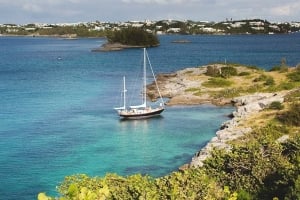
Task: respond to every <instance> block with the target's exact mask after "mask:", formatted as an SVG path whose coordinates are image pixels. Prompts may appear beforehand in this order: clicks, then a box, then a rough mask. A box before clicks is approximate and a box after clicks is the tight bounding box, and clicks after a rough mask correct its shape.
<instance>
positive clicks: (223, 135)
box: [185, 92, 286, 167]
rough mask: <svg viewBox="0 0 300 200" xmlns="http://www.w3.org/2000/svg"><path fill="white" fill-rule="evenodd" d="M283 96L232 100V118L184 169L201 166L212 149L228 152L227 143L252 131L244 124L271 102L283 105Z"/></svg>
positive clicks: (254, 95)
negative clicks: (233, 106) (234, 108)
mask: <svg viewBox="0 0 300 200" xmlns="http://www.w3.org/2000/svg"><path fill="white" fill-rule="evenodd" d="M285 95H286V92H280V93H257V94H253V95H246V96H242V97H237V98H234V99H232V102H233V104H234V105H235V106H236V111H234V112H233V113H232V115H233V118H232V119H231V120H229V121H226V122H224V123H223V124H222V126H221V128H220V130H218V131H217V132H216V136H215V137H213V138H212V139H211V140H210V142H208V143H207V144H206V146H205V147H204V148H203V149H201V150H200V151H198V152H197V153H196V154H195V155H194V157H193V158H192V161H191V162H190V163H189V164H188V165H186V166H185V167H199V166H202V165H203V161H204V160H205V159H206V158H208V157H209V156H210V153H211V151H212V150H213V149H214V148H217V149H226V150H230V145H229V144H228V142H230V141H232V140H235V139H238V138H240V137H242V136H244V135H245V134H247V133H249V132H251V131H252V129H251V128H250V127H247V126H245V122H247V120H248V119H249V118H250V117H253V116H255V115H256V114H257V113H259V112H260V111H261V110H263V109H265V108H267V107H268V106H269V105H270V104H271V103H272V102H275V101H277V102H280V103H283V101H284V96H285Z"/></svg>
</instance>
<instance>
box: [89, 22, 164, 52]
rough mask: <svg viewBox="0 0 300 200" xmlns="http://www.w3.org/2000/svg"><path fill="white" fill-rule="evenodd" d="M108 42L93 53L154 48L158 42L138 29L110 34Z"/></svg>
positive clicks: (152, 36)
mask: <svg viewBox="0 0 300 200" xmlns="http://www.w3.org/2000/svg"><path fill="white" fill-rule="evenodd" d="M107 40H108V42H107V43H106V44H104V45H102V46H101V47H100V48H99V49H94V50H93V51H119V50H122V49H128V48H142V47H156V46H158V45H159V40H158V38H157V36H156V35H154V34H152V33H148V32H147V31H145V30H143V29H140V28H133V27H130V28H126V29H121V30H119V31H113V32H110V33H109V34H108V35H107Z"/></svg>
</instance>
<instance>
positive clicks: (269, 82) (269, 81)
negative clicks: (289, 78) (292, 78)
mask: <svg viewBox="0 0 300 200" xmlns="http://www.w3.org/2000/svg"><path fill="white" fill-rule="evenodd" d="M264 85H265V86H272V85H275V81H274V78H273V77H271V76H269V77H267V79H266V81H265V83H264Z"/></svg>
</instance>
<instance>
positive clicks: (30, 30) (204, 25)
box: [0, 19, 300, 37]
mask: <svg viewBox="0 0 300 200" xmlns="http://www.w3.org/2000/svg"><path fill="white" fill-rule="evenodd" d="M127 28H141V29H143V30H145V31H147V32H149V33H152V34H192V35H195V34H219V35H220V34H285V33H294V32H299V31H300V22H290V23H287V22H284V23H280V22H279V23H272V22H269V21H267V20H261V19H247V20H232V19H226V20H225V21H221V22H209V21H192V20H186V21H179V20H159V21H149V20H146V21H128V22H118V23H110V22H100V21H95V22H84V23H83V22H80V23H60V24H41V23H31V24H24V25H17V24H0V35H1V34H3V35H30V36H57V37H106V36H108V35H109V34H110V33H111V32H114V31H119V30H122V29H127Z"/></svg>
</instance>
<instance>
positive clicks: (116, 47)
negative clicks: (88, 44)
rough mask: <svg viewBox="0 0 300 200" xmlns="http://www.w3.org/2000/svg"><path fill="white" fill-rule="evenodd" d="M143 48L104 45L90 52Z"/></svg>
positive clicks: (119, 44) (115, 44)
mask: <svg viewBox="0 0 300 200" xmlns="http://www.w3.org/2000/svg"><path fill="white" fill-rule="evenodd" d="M144 47H147V46H142V45H126V44H121V43H105V44H103V45H102V46H101V47H99V48H96V49H92V52H109V51H121V50H123V49H133V48H144ZM153 47H154V46H153Z"/></svg>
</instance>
